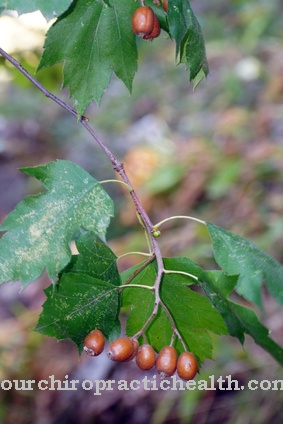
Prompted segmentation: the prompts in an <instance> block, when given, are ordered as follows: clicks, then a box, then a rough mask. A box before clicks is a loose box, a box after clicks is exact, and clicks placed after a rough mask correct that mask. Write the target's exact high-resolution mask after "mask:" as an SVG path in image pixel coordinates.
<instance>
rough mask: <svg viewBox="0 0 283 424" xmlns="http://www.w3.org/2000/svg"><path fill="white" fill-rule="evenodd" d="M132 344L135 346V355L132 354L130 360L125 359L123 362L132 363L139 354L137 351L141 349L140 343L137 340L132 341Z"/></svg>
mask: <svg viewBox="0 0 283 424" xmlns="http://www.w3.org/2000/svg"><path fill="white" fill-rule="evenodd" d="M132 342H133V345H134V350H133V353H132V354H131V356H129V358H128V359H125V361H123V362H129V361H131V360H132V359H134V357H135V356H136V354H137V351H138V348H139V342H138V341H137V340H136V339H132Z"/></svg>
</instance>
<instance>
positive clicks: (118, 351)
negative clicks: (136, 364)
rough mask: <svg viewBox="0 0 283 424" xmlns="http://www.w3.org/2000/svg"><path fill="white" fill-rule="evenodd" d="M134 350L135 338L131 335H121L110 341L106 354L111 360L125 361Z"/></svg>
mask: <svg viewBox="0 0 283 424" xmlns="http://www.w3.org/2000/svg"><path fill="white" fill-rule="evenodd" d="M133 352H134V343H133V340H132V339H130V338H129V337H119V338H118V339H116V340H113V342H111V343H109V345H108V347H107V351H106V354H107V356H108V358H109V359H111V361H116V362H123V361H126V360H127V359H129V358H130V356H131V355H132V353H133Z"/></svg>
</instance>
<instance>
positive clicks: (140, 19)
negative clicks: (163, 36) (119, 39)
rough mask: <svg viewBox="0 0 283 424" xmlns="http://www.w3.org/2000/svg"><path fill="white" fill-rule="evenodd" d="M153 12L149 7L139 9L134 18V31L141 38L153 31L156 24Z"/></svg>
mask: <svg viewBox="0 0 283 424" xmlns="http://www.w3.org/2000/svg"><path fill="white" fill-rule="evenodd" d="M154 16H155V14H154V13H153V10H152V9H151V8H150V7H149V6H141V7H139V8H138V9H137V10H136V11H135V13H134V14H133V17H132V29H133V32H134V33H135V34H137V35H138V36H139V37H144V36H145V35H148V34H150V33H151V32H152V30H153V24H154Z"/></svg>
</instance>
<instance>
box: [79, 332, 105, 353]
mask: <svg viewBox="0 0 283 424" xmlns="http://www.w3.org/2000/svg"><path fill="white" fill-rule="evenodd" d="M104 344H105V339H104V336H103V334H102V332H101V331H100V330H97V329H95V330H92V331H91V332H90V333H88V335H87V336H86V338H85V339H84V351H85V352H86V353H87V355H89V356H97V355H100V354H101V352H102V351H103V349H104Z"/></svg>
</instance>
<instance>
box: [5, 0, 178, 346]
mask: <svg viewBox="0 0 283 424" xmlns="http://www.w3.org/2000/svg"><path fill="white" fill-rule="evenodd" d="M141 3H142V4H143V0H141ZM0 54H1V55H2V56H3V57H4V58H5V59H6V60H8V61H9V62H10V63H11V64H12V65H13V66H14V67H15V68H16V69H18V70H19V71H20V72H21V73H22V74H23V75H24V76H25V77H26V78H27V79H28V80H29V81H30V82H31V83H32V84H33V85H34V86H35V87H36V88H38V90H40V91H41V92H42V93H43V94H44V96H46V97H48V98H50V99H51V100H53V101H54V102H55V103H57V104H58V105H59V106H61V107H62V108H63V109H65V110H66V111H67V112H69V113H70V114H71V115H73V116H75V117H76V118H77V119H78V120H79V122H80V123H81V125H83V127H85V129H86V130H87V131H88V133H89V134H90V135H91V137H92V138H93V139H94V140H95V141H96V143H97V144H98V145H99V146H100V147H101V149H102V150H103V151H104V152H105V154H106V155H107V156H108V158H109V159H110V161H111V163H112V165H113V168H114V170H115V171H116V172H117V173H118V174H119V175H120V177H121V178H122V181H123V182H124V184H126V185H127V186H128V188H129V193H130V196H131V197H132V200H133V203H134V205H135V208H136V211H137V214H138V217H139V220H140V221H141V222H142V224H143V226H144V228H145V230H146V233H147V238H148V240H149V242H150V245H151V252H152V257H151V258H149V259H148V260H147V261H146V262H145V264H143V265H142V266H141V267H140V268H139V269H138V270H137V271H138V272H140V271H141V269H143V268H144V267H145V266H146V265H147V264H148V263H149V262H151V261H152V260H153V259H156V263H157V275H156V279H155V283H154V286H153V288H152V290H153V291H154V293H155V302H154V308H153V312H152V314H151V316H150V317H149V318H148V320H147V321H146V323H145V324H144V326H143V328H142V330H141V331H140V332H139V333H138V334H144V331H145V329H146V327H147V326H148V324H149V323H150V322H151V321H152V320H153V319H154V317H155V316H156V314H157V311H158V306H159V305H162V307H163V308H164V309H165V311H166V313H167V315H168V317H169V319H170V321H171V324H172V328H173V331H174V332H175V333H176V335H177V336H178V337H179V338H180V340H181V341H182V338H181V337H180V335H179V333H178V332H177V329H176V327H175V324H174V321H173V318H172V316H171V314H170V313H169V311H168V309H167V308H166V307H164V306H165V305H164V304H163V302H162V301H161V299H160V285H161V281H162V276H163V274H164V271H165V270H164V265H163V259H162V254H161V251H160V248H159V245H158V243H157V240H156V238H155V237H154V236H153V234H152V233H153V232H154V226H153V224H152V222H151V220H150V218H149V216H148V214H147V213H146V211H145V210H144V208H143V206H142V204H141V202H140V200H139V198H138V196H137V194H136V192H135V190H134V188H133V186H132V184H131V182H130V180H129V178H128V176H127V174H126V171H125V169H124V165H123V164H122V163H121V162H120V161H119V160H118V159H117V158H116V156H114V155H113V153H112V152H111V151H110V150H109V149H108V147H107V146H106V145H105V144H104V143H103V141H102V140H101V139H100V138H99V136H98V135H97V134H96V132H95V131H94V130H93V128H92V127H91V126H90V125H89V124H88V118H86V117H85V116H81V117H79V115H78V113H77V112H76V111H75V110H74V109H73V108H71V107H70V106H69V105H67V103H65V102H63V101H62V100H60V99H59V98H58V97H56V96H55V95H54V94H52V93H51V92H50V91H49V90H47V89H46V88H45V87H44V86H43V85H42V84H40V82H38V81H37V80H36V79H35V78H34V77H33V76H32V75H31V74H30V73H29V72H28V71H27V70H26V69H25V68H24V67H23V66H22V65H21V64H20V63H19V62H18V61H17V60H16V59H14V58H13V57H12V56H10V55H9V54H8V53H6V52H5V51H4V50H3V49H1V47H0ZM162 222H163V221H162ZM162 222H161V223H162ZM161 223H159V224H158V225H161ZM137 271H135V272H134V273H133V276H135V275H137V273H138V272H137ZM132 279H133V277H132V276H131V278H130V279H129V280H128V281H126V283H125V284H128V283H129V281H131V280H132Z"/></svg>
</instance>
